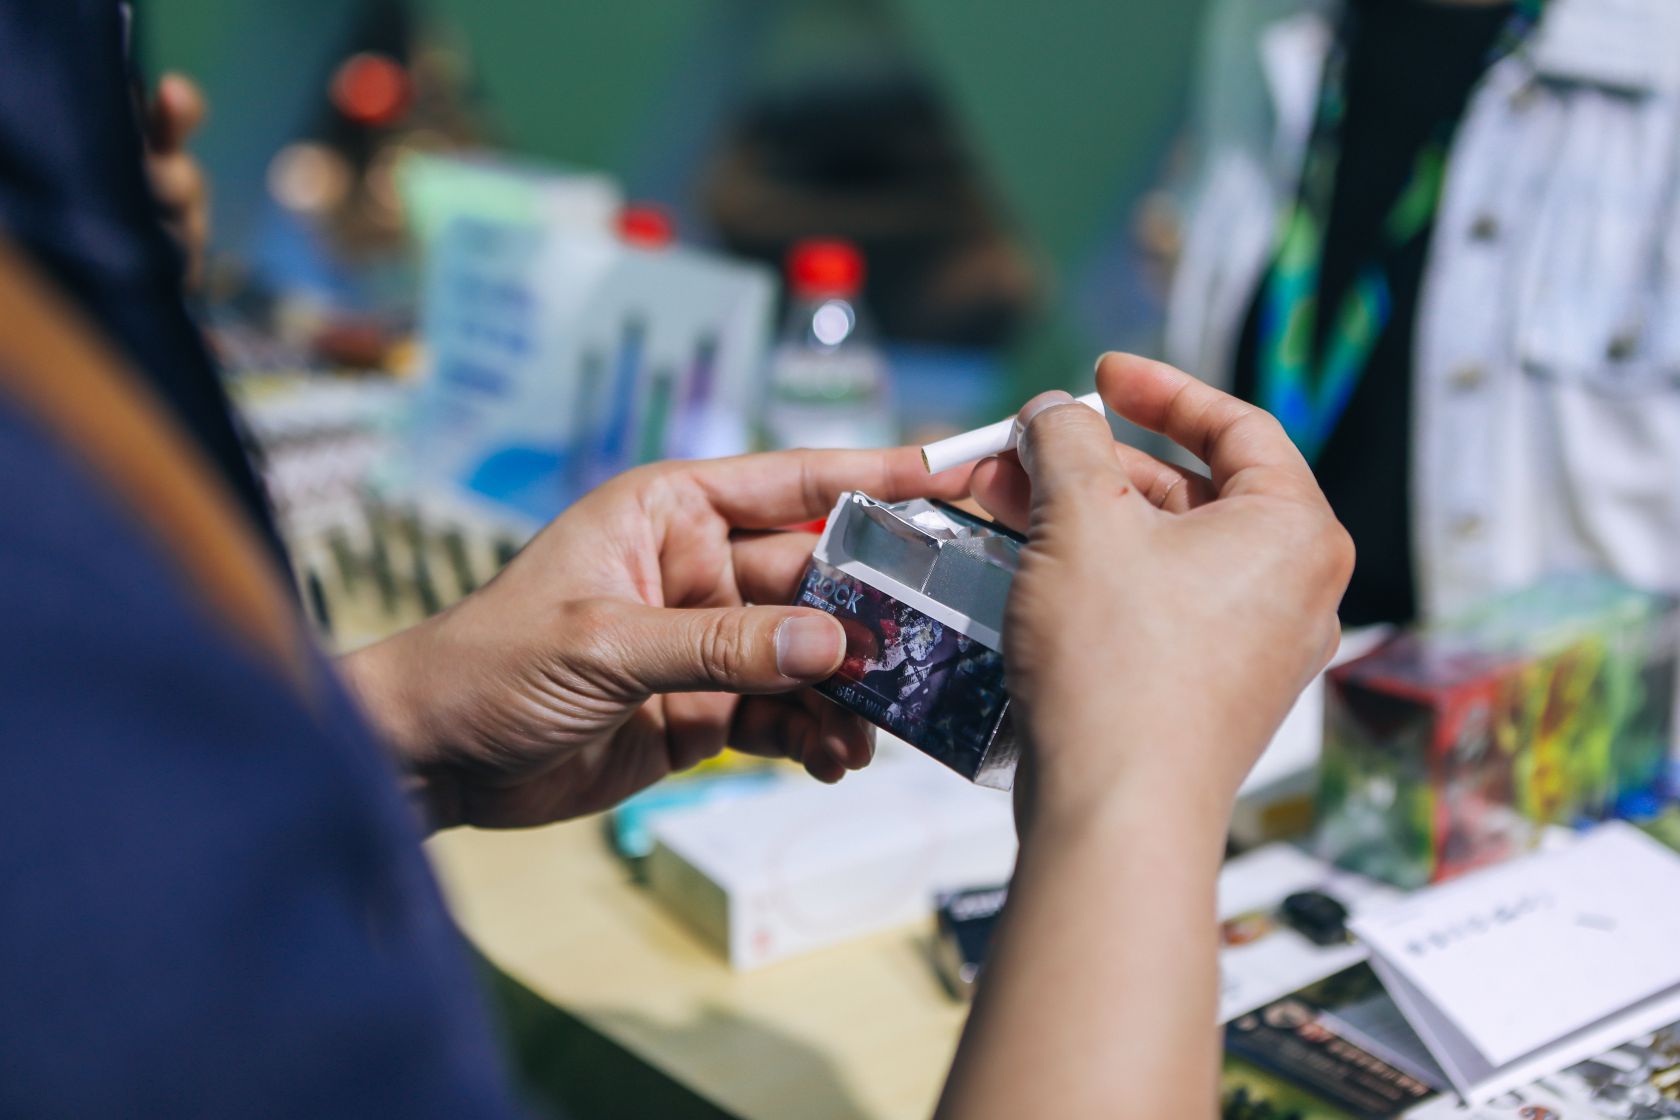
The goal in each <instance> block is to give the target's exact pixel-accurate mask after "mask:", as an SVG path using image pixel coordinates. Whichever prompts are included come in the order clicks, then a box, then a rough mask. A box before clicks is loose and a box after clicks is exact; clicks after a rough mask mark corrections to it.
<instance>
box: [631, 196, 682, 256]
mask: <svg viewBox="0 0 1680 1120" xmlns="http://www.w3.org/2000/svg"><path fill="white" fill-rule="evenodd" d="M618 235H619V236H620V237H622V238H623V239H624V242H625V244H627V245H634V246H635V247H636V248H638V249H663V248H666V247H667V246H669V245H670V244H671V243H672V242H673V241H675V240H676V239H677V224H676V222H674V221H672V220H671V214H670V212H669V211H668V210H666V209H665V208H664V207H663V206H658V205H655V204H653V203H651V202H638V203H635V204H634V205H631V206H626V207H625V208H624V209H623V210H620V211H619V213H618Z"/></svg>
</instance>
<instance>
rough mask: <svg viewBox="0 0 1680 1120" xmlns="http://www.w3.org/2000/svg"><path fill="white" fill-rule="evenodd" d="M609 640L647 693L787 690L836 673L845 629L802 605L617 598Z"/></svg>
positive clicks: (619, 668)
mask: <svg viewBox="0 0 1680 1120" xmlns="http://www.w3.org/2000/svg"><path fill="white" fill-rule="evenodd" d="M611 613H612V614H613V615H614V616H616V617H615V618H614V619H613V620H612V622H611V626H612V628H613V630H615V631H616V634H615V635H614V636H613V638H612V640H611V641H610V642H608V643H607V646H608V648H610V649H612V650H614V651H615V652H616V654H617V655H618V656H619V657H620V658H622V664H621V665H618V666H608V667H607V668H609V669H613V670H616V671H620V672H623V673H624V674H625V675H626V676H628V677H630V678H632V679H634V680H635V681H637V682H638V683H639V684H641V685H642V687H643V688H645V689H646V690H647V691H648V692H654V693H657V692H710V691H720V692H739V693H770V692H785V691H787V690H789V689H792V688H797V687H799V686H800V685H806V684H814V683H816V682H817V681H820V680H823V679H824V678H826V677H828V676H830V675H832V674H833V672H834V671H835V670H836V669H838V668H839V667H840V661H841V659H842V658H843V657H844V656H845V653H846V632H845V630H843V629H842V628H841V626H840V624H839V623H838V622H836V621H835V620H834V619H833V618H830V617H829V616H828V615H826V614H824V613H823V612H821V611H817V610H810V609H807V608H801V607H717V608H709V609H705V610H695V609H677V608H660V607H648V606H642V605H641V604H636V603H623V604H618V603H615V604H613V605H612V608H611Z"/></svg>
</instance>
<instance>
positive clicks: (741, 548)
mask: <svg viewBox="0 0 1680 1120" xmlns="http://www.w3.org/2000/svg"><path fill="white" fill-rule="evenodd" d="M816 547H817V535H816V534H815V533H792V532H788V533H778V532H768V533H757V532H754V533H744V534H738V535H737V536H736V537H735V538H734V539H733V540H731V541H730V543H729V548H730V552H731V553H732V554H733V565H734V568H735V586H736V588H737V589H739V591H740V592H741V598H742V599H744V600H745V601H747V602H749V603H777V604H779V603H791V602H793V601H794V600H795V599H796V598H797V597H798V595H799V585H800V583H801V581H803V580H804V578H805V569H806V568H807V567H808V566H809V565H810V563H811V551H812V549H814V548H816Z"/></svg>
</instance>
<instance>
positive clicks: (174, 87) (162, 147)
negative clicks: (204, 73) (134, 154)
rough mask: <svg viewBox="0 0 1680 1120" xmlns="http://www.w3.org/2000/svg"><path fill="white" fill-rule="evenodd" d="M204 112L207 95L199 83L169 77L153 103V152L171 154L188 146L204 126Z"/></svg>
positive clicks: (167, 76) (160, 82)
mask: <svg viewBox="0 0 1680 1120" xmlns="http://www.w3.org/2000/svg"><path fill="white" fill-rule="evenodd" d="M204 113H205V105H204V95H203V94H202V93H200V92H199V89H198V86H197V84H196V83H194V82H193V80H192V79H191V78H188V77H186V76H184V75H182V74H165V75H164V76H163V77H162V78H161V79H160V80H159V81H158V88H157V97H156V98H155V99H154V100H153V102H152V120H151V132H152V135H151V141H152V149H153V151H155V152H157V153H159V154H168V153H170V152H174V151H178V150H180V149H181V148H183V147H185V146H186V143H187V140H188V139H190V138H191V136H192V134H193V133H195V132H197V131H198V126H199V125H201V124H203V123H204Z"/></svg>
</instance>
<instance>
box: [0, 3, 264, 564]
mask: <svg viewBox="0 0 1680 1120" xmlns="http://www.w3.org/2000/svg"><path fill="white" fill-rule="evenodd" d="M125 47H126V44H125V43H124V27H123V19H122V16H121V14H120V12H119V8H118V4H117V0H5V2H4V3H0V235H3V236H4V237H5V238H6V239H7V240H9V241H11V242H13V243H14V244H15V245H17V246H19V247H21V248H22V249H23V250H24V251H25V253H26V254H27V255H28V256H29V257H30V258H31V259H32V260H33V261H34V262H35V264H36V265H37V266H38V267H39V268H40V269H41V270H42V271H44V272H45V273H47V275H48V276H49V277H50V278H51V279H52V280H53V281H54V282H55V283H56V284H57V285H58V286H59V287H60V288H61V289H62V290H63V291H64V292H65V293H66V294H68V295H69V296H70V298H71V299H72V301H73V302H74V303H75V304H76V305H77V306H78V307H79V308H80V310H81V312H82V314H84V315H86V316H88V317H89V318H90V319H92V320H93V321H94V322H95V323H96V324H97V325H98V326H99V328H100V330H101V332H102V333H103V334H104V335H105V337H106V338H107V339H109V340H110V341H111V342H112V343H113V344H114V345H115V346H116V347H117V348H118V349H119V350H120V351H121V352H122V353H123V355H124V356H125V357H126V358H127V359H128V360H129V361H130V362H132V363H133V364H134V365H135V366H136V367H137V368H138V369H139V370H141V371H142V373H143V375H144V376H145V378H146V379H147V380H148V381H149V382H150V383H151V385H152V387H153V388H154V390H156V392H157V394H158V396H159V397H161V398H162V399H163V400H164V401H165V403H166V404H168V406H169V407H170V408H171V409H172V410H173V412H174V414H175V416H176V418H177V419H178V420H179V421H180V423H181V424H182V426H183V427H185V428H186V430H187V432H188V433H189V434H190V435H191V437H192V438H193V439H194V440H196V441H197V442H198V444H199V446H200V447H201V448H202V449H203V451H204V453H205V454H206V455H207V456H208V457H209V458H210V459H211V460H212V462H214V463H215V465H216V467H217V469H218V470H219V471H220V472H221V474H222V475H223V476H224V478H226V480H227V482H228V485H229V486H230V487H231V488H232V489H233V491H234V493H235V495H236V496H237V498H238V499H239V501H240V502H241V504H242V505H243V506H244V507H245V509H246V512H247V513H248V514H249V515H250V517H251V519H252V520H253V522H255V523H256V524H257V525H258V527H259V528H260V529H261V531H262V532H263V534H264V536H265V538H266V539H267V540H268V543H269V546H270V547H271V548H272V549H274V551H275V553H276V555H279V553H280V546H279V543H278V540H277V539H276V537H275V534H274V530H273V527H272V524H271V520H270V517H269V513H268V509H267V503H266V501H265V499H264V497H263V494H262V490H261V487H260V486H259V484H258V482H257V480H256V476H255V474H254V473H253V472H252V470H251V468H250V466H249V464H248V462H247V460H246V454H245V449H244V447H243V445H242V441H241V440H240V438H239V436H238V435H237V434H236V431H235V428H234V426H233V423H232V421H231V420H230V418H229V417H230V414H229V411H228V408H227V401H226V397H225V395H224V394H223V392H222V388H221V383H220V381H219V380H218V379H217V376H216V371H215V366H214V363H213V362H212V361H211V358H210V355H209V353H208V351H207V350H206V348H205V345H204V341H203V339H202V337H201V336H200V334H199V332H198V330H197V328H196V327H195V325H194V324H193V321H192V319H191V317H190V316H189V315H188V314H187V309H186V306H185V304H184V302H183V298H182V294H181V291H182V282H183V271H184V270H183V262H182V259H181V253H180V251H179V249H178V248H177V246H176V245H175V243H174V241H173V240H171V238H170V237H169V235H168V233H167V232H166V231H165V230H164V228H163V226H162V225H161V224H160V223H159V221H158V212H157V202H156V200H155V198H154V197H153V195H152V193H151V188H150V186H149V184H148V182H147V179H146V173H145V165H144V162H143V148H142V144H141V138H140V135H139V130H138V127H137V121H136V115H135V103H134V96H133V90H132V86H131V82H130V77H129V75H130V69H129V63H128V57H127V55H126V53H125Z"/></svg>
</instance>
